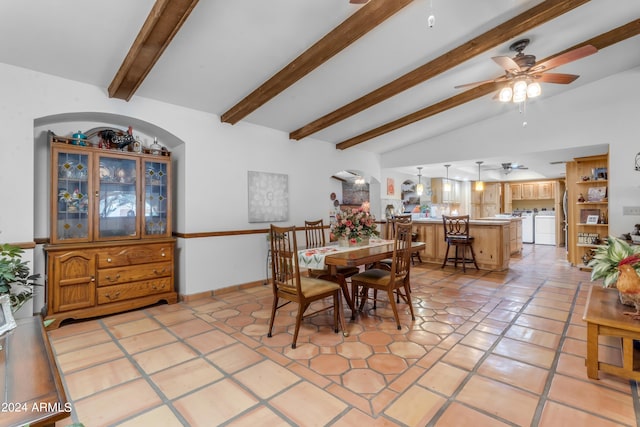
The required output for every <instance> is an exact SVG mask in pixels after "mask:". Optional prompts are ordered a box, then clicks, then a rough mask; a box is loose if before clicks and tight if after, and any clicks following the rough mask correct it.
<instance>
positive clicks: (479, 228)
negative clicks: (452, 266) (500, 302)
mask: <svg viewBox="0 0 640 427" xmlns="http://www.w3.org/2000/svg"><path fill="white" fill-rule="evenodd" d="M519 219H520V218H504V219H503V218H489V219H476V220H471V221H469V235H470V236H473V237H474V242H473V250H474V251H475V254H476V262H477V263H478V268H480V269H481V270H491V271H503V270H506V269H508V268H509V257H510V256H511V253H512V252H517V251H516V250H515V249H516V248H517V247H519V248H522V243H520V244H519V245H518V243H517V229H518V227H517V225H518V224H520V221H518V220H519ZM512 224H514V229H515V230H516V236H515V240H516V242H515V243H514V244H513V245H512V239H511V228H512ZM413 228H414V231H415V232H416V233H418V238H417V240H419V241H421V242H424V243H425V248H424V249H423V250H422V251H420V257H421V258H422V262H429V263H437V264H442V261H443V260H444V255H445V253H446V251H447V243H446V242H445V240H444V227H443V225H442V218H425V219H414V220H413ZM520 242H522V234H520ZM512 247H513V249H512Z"/></svg>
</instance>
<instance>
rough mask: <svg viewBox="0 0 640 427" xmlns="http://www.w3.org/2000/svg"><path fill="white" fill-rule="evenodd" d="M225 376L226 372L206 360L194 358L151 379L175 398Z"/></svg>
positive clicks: (164, 391)
mask: <svg viewBox="0 0 640 427" xmlns="http://www.w3.org/2000/svg"><path fill="white" fill-rule="evenodd" d="M223 377H224V374H223V373H222V372H220V371H219V370H217V369H216V368H215V367H213V366H212V365H211V364H210V363H209V362H207V361H206V360H203V359H193V360H190V361H188V362H185V363H182V364H180V365H176V366H172V367H171V368H168V369H165V370H163V371H161V372H158V373H156V374H153V375H151V381H153V382H154V383H155V384H156V385H157V386H158V388H159V389H160V390H161V391H162V392H163V393H164V395H165V396H167V398H168V399H172V400H173V399H175V398H177V397H179V396H182V395H183V394H186V393H189V392H191V391H193V390H195V389H197V388H200V387H203V386H205V385H207V384H210V383H213V382H215V381H218V380H220V379H221V378H223Z"/></svg>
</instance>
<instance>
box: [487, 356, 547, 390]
mask: <svg viewBox="0 0 640 427" xmlns="http://www.w3.org/2000/svg"><path fill="white" fill-rule="evenodd" d="M478 373H479V374H480V375H484V376H485V377H489V378H493V379H494V380H498V381H501V382H503V383H506V384H510V385H512V386H515V387H519V388H523V389H525V390H528V391H530V392H532V393H536V394H541V393H542V392H543V390H544V386H545V384H546V381H547V378H548V376H549V371H547V370H546V369H542V368H539V367H536V366H533V365H529V364H527V363H522V362H519V361H517V360H513V359H507V358H506V357H501V356H497V355H493V354H492V355H490V356H489V357H487V358H486V359H485V360H484V361H483V362H482V364H481V365H480V367H479V368H478Z"/></svg>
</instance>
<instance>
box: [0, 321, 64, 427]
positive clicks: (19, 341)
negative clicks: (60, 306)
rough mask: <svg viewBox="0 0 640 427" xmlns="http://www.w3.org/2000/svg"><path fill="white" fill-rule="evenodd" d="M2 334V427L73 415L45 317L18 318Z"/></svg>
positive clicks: (44, 423) (47, 422) (41, 423)
mask: <svg viewBox="0 0 640 427" xmlns="http://www.w3.org/2000/svg"><path fill="white" fill-rule="evenodd" d="M16 323H17V324H18V326H17V327H16V328H14V329H13V330H11V331H9V332H7V333H5V334H4V335H2V336H1V337H0V345H2V350H0V389H2V390H3V399H0V405H2V407H0V419H1V420H2V421H1V423H2V425H3V426H24V425H27V424H28V425H29V426H30V427H36V426H40V427H42V426H54V425H55V422H56V421H58V420H61V419H64V418H66V417H68V416H69V415H70V414H71V404H70V403H68V401H67V396H66V394H65V392H64V388H63V386H62V381H61V380H60V374H59V373H58V368H57V366H56V363H55V359H54V357H53V353H52V351H51V346H50V345H49V337H48V336H47V334H46V332H45V330H44V326H43V325H42V319H41V318H40V316H33V317H29V318H25V319H17V320H16Z"/></svg>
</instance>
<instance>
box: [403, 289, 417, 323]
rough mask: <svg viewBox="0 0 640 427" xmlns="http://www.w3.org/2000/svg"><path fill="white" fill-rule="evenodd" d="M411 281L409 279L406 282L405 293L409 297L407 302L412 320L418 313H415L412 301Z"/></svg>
mask: <svg viewBox="0 0 640 427" xmlns="http://www.w3.org/2000/svg"><path fill="white" fill-rule="evenodd" d="M410 288H411V283H410V282H409V280H407V281H405V282H404V293H405V296H406V297H407V304H409V311H410V312H411V320H416V315H415V314H414V313H413V303H412V302H411V289H410Z"/></svg>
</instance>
